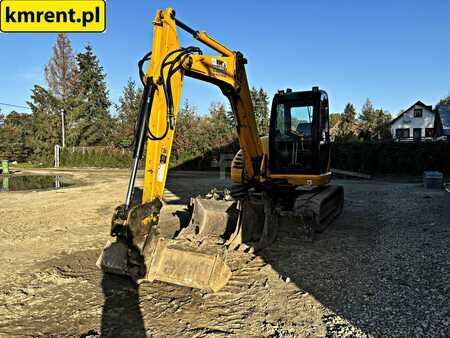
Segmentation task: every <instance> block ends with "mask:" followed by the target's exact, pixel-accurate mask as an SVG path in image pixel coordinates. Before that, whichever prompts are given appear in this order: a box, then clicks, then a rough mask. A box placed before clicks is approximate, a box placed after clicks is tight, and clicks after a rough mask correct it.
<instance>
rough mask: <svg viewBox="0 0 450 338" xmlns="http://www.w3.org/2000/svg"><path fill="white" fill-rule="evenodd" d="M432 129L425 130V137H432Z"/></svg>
mask: <svg viewBox="0 0 450 338" xmlns="http://www.w3.org/2000/svg"><path fill="white" fill-rule="evenodd" d="M433 136H434V128H425V137H433Z"/></svg>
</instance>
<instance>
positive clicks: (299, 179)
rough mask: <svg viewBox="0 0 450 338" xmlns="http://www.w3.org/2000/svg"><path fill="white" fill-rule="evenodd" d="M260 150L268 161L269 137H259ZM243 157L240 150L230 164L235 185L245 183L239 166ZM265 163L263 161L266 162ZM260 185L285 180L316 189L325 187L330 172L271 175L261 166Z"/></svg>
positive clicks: (241, 168) (329, 178) (242, 171)
mask: <svg viewBox="0 0 450 338" xmlns="http://www.w3.org/2000/svg"><path fill="white" fill-rule="evenodd" d="M261 144H262V149H263V151H264V157H265V158H266V159H267V161H268V159H269V137H268V136H262V137H261ZM242 156H243V151H242V149H240V150H239V151H238V153H237V154H236V156H235V157H234V159H233V162H232V163H231V180H232V181H233V182H235V183H245V178H246V177H247V175H246V173H245V174H244V168H243V167H242V165H240V162H241V159H240V158H241V157H242ZM267 161H264V163H265V162H267ZM261 172H262V175H261V179H260V181H261V183H264V182H266V181H270V180H286V181H287V183H288V184H290V185H293V186H296V187H298V186H306V187H310V186H312V187H317V186H322V185H326V184H328V183H329V182H330V180H331V171H329V168H328V172H326V173H324V174H320V175H301V174H271V173H270V170H269V168H267V167H266V165H265V164H263V165H262V169H261Z"/></svg>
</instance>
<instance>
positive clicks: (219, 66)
mask: <svg viewBox="0 0 450 338" xmlns="http://www.w3.org/2000/svg"><path fill="white" fill-rule="evenodd" d="M153 24H154V29H153V47H152V58H151V62H150V65H149V68H148V70H147V73H146V79H147V81H150V80H151V81H153V82H154V84H155V85H156V87H157V88H156V91H155V94H154V97H153V102H152V106H151V116H150V120H149V129H150V130H151V132H152V133H153V134H154V135H156V136H161V135H163V134H164V132H165V130H166V124H167V122H166V121H167V104H166V99H165V95H164V87H163V85H162V83H161V79H160V72H161V65H162V62H163V60H164V58H166V56H167V55H168V54H169V53H171V52H173V51H175V50H177V49H179V48H180V45H179V42H178V35H177V29H176V28H177V21H176V19H175V13H174V11H173V9H172V8H167V9H165V10H160V11H158V13H157V14H156V16H155V20H154V22H153ZM193 35H194V37H195V38H196V39H197V40H199V41H201V42H203V43H204V44H205V45H207V46H209V47H210V48H212V49H214V50H216V51H217V52H218V53H220V54H221V55H217V56H212V55H196V54H192V53H191V54H190V55H189V57H186V58H183V59H182V62H180V69H179V71H176V72H175V74H174V75H173V77H172V80H171V90H172V95H173V106H174V107H173V108H174V111H173V116H174V124H175V122H176V117H177V113H178V107H179V103H180V96H181V90H182V85H183V75H186V76H190V77H193V78H197V79H200V80H202V81H206V82H210V83H213V84H215V85H217V86H219V87H220V89H221V90H222V92H223V93H224V94H225V95H226V96H227V97H228V98H229V100H230V104H231V105H232V108H233V111H234V113H235V115H236V121H237V125H238V136H239V142H240V146H241V148H243V149H246V153H245V155H244V162H245V168H246V173H247V174H248V175H249V177H251V178H252V179H253V180H254V181H257V180H258V179H259V171H260V170H259V169H260V165H261V162H262V158H263V150H262V145H261V141H260V139H259V137H258V129H257V125H256V119H255V115H254V113H253V106H252V101H251V98H250V89H249V86H248V82H247V76H246V73H245V67H244V64H245V63H246V60H245V59H244V58H243V56H242V54H241V53H239V52H233V51H231V50H230V49H228V48H226V47H225V46H223V45H222V44H220V43H219V42H217V41H216V40H214V39H212V38H211V37H209V36H208V35H207V34H206V33H204V32H194V33H193ZM177 55H178V53H177V52H176V53H175V54H173V55H172V56H170V57H169V59H168V60H169V61H170V60H173V59H174V58H175V57H176V56H177ZM169 68H170V67H165V68H164V69H163V78H166V76H167V74H168V71H169ZM174 129H175V128H173V129H172V130H169V131H168V132H167V134H166V135H165V137H163V138H161V139H160V140H152V139H149V140H148V141H147V153H146V163H145V172H144V189H143V199H142V202H143V203H146V202H150V201H153V200H154V199H155V198H159V199H162V197H163V194H164V186H165V183H166V178H167V171H168V168H169V161H170V153H171V149H172V143H173V137H174V132H175V130H174Z"/></svg>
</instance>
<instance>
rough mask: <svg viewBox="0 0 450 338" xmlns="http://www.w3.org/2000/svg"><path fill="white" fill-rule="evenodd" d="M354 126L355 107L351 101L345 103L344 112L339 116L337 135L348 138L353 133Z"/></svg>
mask: <svg viewBox="0 0 450 338" xmlns="http://www.w3.org/2000/svg"><path fill="white" fill-rule="evenodd" d="M355 126H356V109H355V106H353V104H352V103H350V102H349V103H347V105H346V106H345V109H344V112H343V113H342V115H341V117H340V122H339V125H338V130H337V136H338V137H340V138H348V137H351V136H352V135H354V129H355Z"/></svg>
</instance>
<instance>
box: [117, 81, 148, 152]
mask: <svg viewBox="0 0 450 338" xmlns="http://www.w3.org/2000/svg"><path fill="white" fill-rule="evenodd" d="M141 96H142V89H141V88H136V83H135V82H134V81H133V80H131V79H128V82H127V85H126V86H125V87H124V88H123V92H122V95H121V96H120V98H119V104H118V105H116V110H117V112H118V117H117V126H116V136H115V139H116V140H117V143H118V144H120V145H123V146H127V145H130V144H131V142H132V140H133V136H134V126H135V124H136V119H137V115H138V112H139V107H140V102H141Z"/></svg>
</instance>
